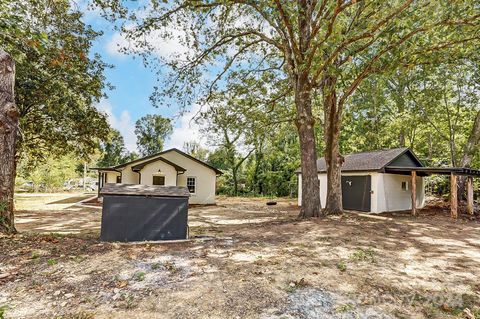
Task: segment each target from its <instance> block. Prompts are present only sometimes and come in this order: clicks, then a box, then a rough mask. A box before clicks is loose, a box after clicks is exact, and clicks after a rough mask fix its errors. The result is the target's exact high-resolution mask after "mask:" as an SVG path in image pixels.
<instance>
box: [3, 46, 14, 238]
mask: <svg viewBox="0 0 480 319" xmlns="http://www.w3.org/2000/svg"><path fill="white" fill-rule="evenodd" d="M14 85H15V63H14V61H13V59H12V58H11V57H10V55H9V54H8V53H6V52H5V51H3V50H2V49H0V232H3V233H7V234H11V233H15V232H16V230H15V226H14V222H13V193H14V185H15V173H16V172H15V170H16V167H15V165H16V161H15V146H16V142H17V134H18V110H17V108H16V106H15V96H14Z"/></svg>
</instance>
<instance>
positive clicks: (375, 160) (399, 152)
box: [296, 147, 423, 173]
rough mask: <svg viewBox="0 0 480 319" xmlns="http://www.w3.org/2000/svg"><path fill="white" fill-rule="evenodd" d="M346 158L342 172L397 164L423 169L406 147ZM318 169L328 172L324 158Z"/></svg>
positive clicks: (361, 170) (360, 170)
mask: <svg viewBox="0 0 480 319" xmlns="http://www.w3.org/2000/svg"><path fill="white" fill-rule="evenodd" d="M344 158H345V162H344V163H343V166H342V172H356V171H357V172H369V171H383V170H384V168H385V167H386V166H388V165H391V164H397V163H395V162H398V164H402V165H401V166H410V167H423V164H422V163H421V162H420V160H419V159H418V158H417V157H416V156H415V154H413V152H412V151H411V150H410V149H408V148H406V147H402V148H394V149H387V150H378V151H370V152H362V153H354V154H349V155H345V156H344ZM399 166H400V165H399ZM317 169H318V172H326V171H327V166H326V163H325V158H324V157H322V158H319V159H318V160H317ZM296 172H297V173H301V170H300V169H298V170H297V171H296Z"/></svg>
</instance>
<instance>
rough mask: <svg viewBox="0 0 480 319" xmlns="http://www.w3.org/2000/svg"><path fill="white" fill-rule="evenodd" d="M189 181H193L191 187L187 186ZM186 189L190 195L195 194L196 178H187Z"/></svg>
mask: <svg viewBox="0 0 480 319" xmlns="http://www.w3.org/2000/svg"><path fill="white" fill-rule="evenodd" d="M189 180H190V181H191V180H193V185H189ZM187 188H188V191H189V192H190V194H196V193H197V178H196V177H195V176H187ZM192 190H193V191H192Z"/></svg>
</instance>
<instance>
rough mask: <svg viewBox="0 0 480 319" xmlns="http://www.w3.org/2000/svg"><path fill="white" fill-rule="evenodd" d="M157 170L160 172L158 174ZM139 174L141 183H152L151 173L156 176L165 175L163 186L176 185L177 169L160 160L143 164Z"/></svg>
mask: <svg viewBox="0 0 480 319" xmlns="http://www.w3.org/2000/svg"><path fill="white" fill-rule="evenodd" d="M159 170H160V171H161V174H158V171H159ZM141 174H142V184H143V185H153V175H154V174H155V175H157V176H162V175H163V176H165V186H177V171H176V170H175V168H174V167H173V166H171V165H169V164H167V163H165V162H162V161H160V160H159V161H156V162H153V163H150V164H147V165H145V167H144V168H142V170H141ZM137 175H138V174H137Z"/></svg>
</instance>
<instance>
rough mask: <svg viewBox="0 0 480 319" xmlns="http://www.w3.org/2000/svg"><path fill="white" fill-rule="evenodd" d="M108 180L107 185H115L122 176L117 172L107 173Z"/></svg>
mask: <svg viewBox="0 0 480 319" xmlns="http://www.w3.org/2000/svg"><path fill="white" fill-rule="evenodd" d="M106 174H107V180H106V181H105V183H108V184H115V183H116V182H117V176H120V173H117V172H107V173H106Z"/></svg>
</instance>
